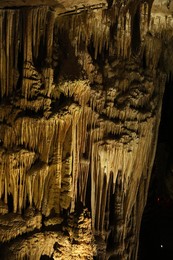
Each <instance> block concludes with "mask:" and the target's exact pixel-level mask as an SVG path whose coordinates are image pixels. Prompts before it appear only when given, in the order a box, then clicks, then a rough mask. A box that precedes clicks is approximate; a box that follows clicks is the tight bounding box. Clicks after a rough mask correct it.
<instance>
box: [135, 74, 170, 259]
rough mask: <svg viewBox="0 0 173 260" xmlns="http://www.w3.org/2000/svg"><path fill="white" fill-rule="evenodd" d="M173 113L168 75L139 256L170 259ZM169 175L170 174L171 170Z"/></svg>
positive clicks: (143, 219) (142, 224) (141, 257)
mask: <svg viewBox="0 0 173 260" xmlns="http://www.w3.org/2000/svg"><path fill="white" fill-rule="evenodd" d="M172 115H173V80H171V77H170V79H169V80H167V83H166V87H165V93H164V97H163V105H162V115H161V122H160V127H159V135H158V144H157V150H156V156H155V162H154V166H153V171H152V175H151V181H150V188H149V193H148V200H147V204H146V207H145V209H144V213H143V217H142V223H141V229H140V238H139V251H138V260H150V259H151V260H172V259H173V198H171V197H172V196H171V194H170V192H169V191H168V189H167V186H166V178H167V175H168V173H170V168H171V165H173V134H172V133H173V116H172ZM172 169H173V167H172ZM171 176H172V178H173V171H172V175H171Z"/></svg>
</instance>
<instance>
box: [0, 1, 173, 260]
mask: <svg viewBox="0 0 173 260" xmlns="http://www.w3.org/2000/svg"><path fill="white" fill-rule="evenodd" d="M83 2H84V1H83ZM83 2H82V1H38V3H37V2H36V1H34V2H33V3H32V1H18V2H17V1H6V2H5V1H1V3H0V7H1V9H0V49H1V52H0V84H1V85H0V96H1V104H0V123H1V127H0V154H1V156H0V241H1V247H0V254H1V255H2V259H26V257H27V259H34V260H35V259H40V258H41V256H42V257H43V256H45V255H47V256H49V257H52V259H93V257H94V256H95V257H96V258H98V259H109V258H110V259H123V260H125V259H130V260H134V259H136V257H137V249H138V237H139V230H140V222H141V217H142V213H143V209H144V206H145V203H146V199H147V192H148V187H149V182H150V175H151V170H152V166H153V161H154V157H155V150H156V144H157V135H158V127H159V123H160V113H161V106H162V97H163V93H164V87H165V82H166V73H167V74H169V72H172V70H173V62H172V61H171V58H169V56H170V55H169V53H170V52H171V50H172V49H171V45H170V41H171V37H172V32H173V31H172V19H171V18H170V17H169V12H171V11H169V10H167V9H165V8H166V7H165V5H163V6H160V4H158V5H154V7H153V13H152V15H151V17H150V11H151V5H152V1H148V3H145V4H142V3H140V1H137V0H136V1H135V3H133V4H132V2H131V1H129V2H128V1H127V3H126V5H122V4H121V3H120V2H119V1H117V2H116V1H108V3H107V1H85V5H83ZM114 2H115V3H114ZM29 5H31V6H32V5H34V6H32V7H31V8H30V7H26V6H29ZM36 5H38V6H36ZM14 6H15V8H14ZM3 7H8V8H3ZM164 12H168V16H167V17H166V18H165V15H164ZM158 20H159V22H158ZM165 41H166V42H167V44H168V47H169V48H167V49H166V51H164V50H165V49H164V44H165ZM165 61H167V62H165ZM7 242H9V243H8V244H7ZM111 257H112V258H111Z"/></svg>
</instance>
